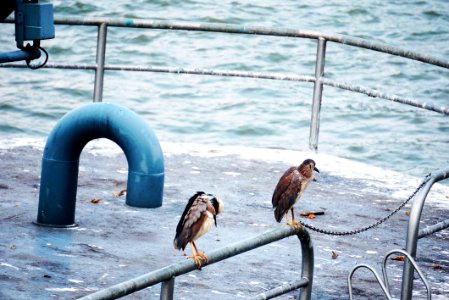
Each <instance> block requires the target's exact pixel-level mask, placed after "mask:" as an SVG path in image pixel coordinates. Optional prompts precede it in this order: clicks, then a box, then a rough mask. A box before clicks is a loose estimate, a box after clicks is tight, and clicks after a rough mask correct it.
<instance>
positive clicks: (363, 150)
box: [0, 0, 449, 176]
mask: <svg viewBox="0 0 449 300" xmlns="http://www.w3.org/2000/svg"><path fill="white" fill-rule="evenodd" d="M52 3H53V4H54V5H55V16H56V17H62V16H70V17H108V18H134V19H153V20H165V21H185V22H212V23H231V24H247V25H254V26H269V27H275V28H295V29H301V30H313V31H318V32H327V33H339V34H344V35H349V36H356V37H361V38H366V39H370V40H374V41H377V42H383V43H386V44H390V45H394V46H398V47H402V48H407V49H410V50H413V51H417V52H421V53H424V54H428V55H433V56H437V57H440V58H445V59H449V43H448V41H449V2H448V1H446V0H439V1H389V2H388V3H387V2H384V1H358V2H357V3H354V1H307V2H297V1H251V2H250V1H220V3H219V4H217V3H216V2H214V1H200V0H195V1H193V0H192V1H112V2H110V1H95V2H92V1H85V0H84V1H74V0H71V1H52ZM56 36H57V38H56V39H54V40H48V41H44V42H43V46H44V47H45V48H46V49H47V50H48V51H49V53H50V60H49V62H50V63H94V62H95V44H96V28H93V27H72V28H69V27H66V26H57V27H56ZM14 49H15V43H14V37H13V26H12V25H11V24H0V51H10V50H14ZM327 49H328V51H327V54H326V55H327V56H326V67H325V76H327V77H328V78H331V79H335V80H339V81H344V82H349V83H353V84H357V85H363V86H367V87H370V88H376V89H379V90H380V91H384V92H389V93H392V94H393V93H394V94H398V95H401V96H405V97H409V98H414V99H418V100H421V101H423V102H428V103H432V104H435V105H440V106H449V70H446V69H443V68H440V67H433V66H430V65H426V64H423V63H420V62H413V61H408V60H406V59H403V58H398V57H393V56H390V55H384V54H380V53H376V52H371V51H368V50H361V49H360V50H359V49H354V48H351V47H347V46H343V45H339V44H334V43H328V45H327ZM315 53H316V44H315V41H312V40H305V39H293V38H275V37H260V36H238V35H229V34H211V33H198V32H193V33H188V32H166V31H159V30H139V29H125V28H109V30H108V44H107V59H106V63H107V64H124V65H142V66H149V65H151V66H167V67H184V68H207V69H217V70H239V71H257V72H278V73H285V74H294V75H298V74H305V75H312V74H313V73H314V59H315ZM0 78H1V80H0V110H1V114H2V117H1V118H0V136H1V137H2V138H8V137H22V136H25V137H44V136H46V135H47V134H48V132H49V131H50V130H51V128H52V127H53V126H54V124H55V122H56V121H57V120H58V119H59V118H60V117H61V116H62V115H63V114H64V113H66V112H67V111H69V110H71V109H72V108H74V107H77V106H79V105H81V104H83V103H89V102H90V101H91V99H92V90H93V80H94V78H93V72H92V71H72V70H67V71H62V70H54V69H49V70H38V71H30V70H24V69H4V68H0ZM312 87H313V85H312V84H310V83H293V82H280V81H269V80H255V79H242V78H221V77H209V76H195V75H173V74H171V75H168V74H158V73H132V72H126V73H124V72H115V71H110V72H107V73H106V77H105V91H104V101H108V102H114V103H119V104H122V105H125V106H127V107H129V108H130V109H132V110H135V111H136V112H138V113H139V114H141V115H142V116H143V117H144V118H145V119H146V120H148V122H149V123H150V124H151V126H152V127H153V129H154V130H155V132H156V134H157V135H158V137H159V139H160V140H162V141H169V142H196V143H202V144H219V145H243V146H251V147H261V148H282V149H298V150H306V149H307V148H308V135H309V122H310V114H311V112H310V111H311V99H312ZM319 151H320V152H322V153H330V154H334V155H337V156H341V157H345V158H350V159H353V160H357V161H362V162H366V163H369V164H373V165H377V166H382V167H385V168H388V169H393V170H397V171H403V172H406V173H409V174H412V175H417V176H422V175H424V173H427V172H429V171H431V170H433V169H436V168H440V167H442V166H447V165H448V163H449V155H448V152H449V118H448V117H445V116H442V115H439V114H436V113H432V112H428V111H423V110H420V109H416V108H413V107H408V106H404V105H399V104H395V103H392V102H389V101H386V100H379V99H374V98H369V97H367V96H364V95H360V94H355V93H350V92H346V91H342V90H338V89H334V88H331V87H325V88H324V96H323V107H322V116H321V129H320V141H319Z"/></svg>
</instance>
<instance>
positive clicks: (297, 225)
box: [287, 220, 304, 233]
mask: <svg viewBox="0 0 449 300" xmlns="http://www.w3.org/2000/svg"><path fill="white" fill-rule="evenodd" d="M287 224H288V225H289V226H290V227H292V228H293V229H294V230H295V232H296V233H299V231H300V230H302V231H304V226H303V225H302V224H301V222H299V221H294V220H293V221H291V222H287Z"/></svg>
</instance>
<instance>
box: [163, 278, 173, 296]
mask: <svg viewBox="0 0 449 300" xmlns="http://www.w3.org/2000/svg"><path fill="white" fill-rule="evenodd" d="M174 289H175V277H172V278H170V279H169V280H166V281H163V282H162V283H161V298H160V300H173V293H174Z"/></svg>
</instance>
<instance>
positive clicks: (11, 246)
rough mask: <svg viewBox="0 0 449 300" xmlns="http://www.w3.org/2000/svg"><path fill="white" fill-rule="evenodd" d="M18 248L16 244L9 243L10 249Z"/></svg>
mask: <svg viewBox="0 0 449 300" xmlns="http://www.w3.org/2000/svg"><path fill="white" fill-rule="evenodd" d="M16 248H17V246H16V244H11V245H9V249H11V250H15V249H16Z"/></svg>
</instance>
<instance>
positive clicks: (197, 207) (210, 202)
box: [173, 191, 223, 270]
mask: <svg viewBox="0 0 449 300" xmlns="http://www.w3.org/2000/svg"><path fill="white" fill-rule="evenodd" d="M222 210H223V202H222V201H221V199H220V198H218V197H216V196H214V195H212V194H206V193H205V192H201V191H200V192H197V193H196V194H195V195H193V196H192V197H190V199H189V201H188V203H187V205H186V207H185V209H184V212H183V213H182V216H181V219H180V220H179V223H178V226H177V227H176V235H175V239H174V240H173V245H174V247H175V249H179V250H183V251H184V249H185V248H186V246H187V244H190V248H191V249H192V255H191V256H188V257H187V258H192V259H193V260H194V261H195V264H196V265H197V267H198V270H201V266H202V263H201V261H204V262H206V263H208V258H207V256H206V255H205V254H204V252H200V251H198V248H197V247H196V245H195V241H196V240H197V239H199V238H200V237H201V236H203V235H204V234H205V233H207V232H208V231H209V230H210V229H211V228H212V226H213V225H214V224H215V226H217V215H218V214H220V213H221V211H222Z"/></svg>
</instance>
